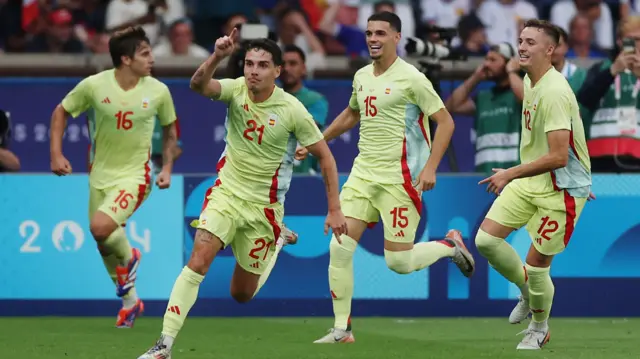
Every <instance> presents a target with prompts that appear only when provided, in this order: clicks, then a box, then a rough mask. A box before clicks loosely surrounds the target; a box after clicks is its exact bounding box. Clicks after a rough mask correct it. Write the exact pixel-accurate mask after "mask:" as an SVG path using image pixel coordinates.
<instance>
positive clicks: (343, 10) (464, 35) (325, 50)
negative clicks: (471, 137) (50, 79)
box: [0, 0, 640, 69]
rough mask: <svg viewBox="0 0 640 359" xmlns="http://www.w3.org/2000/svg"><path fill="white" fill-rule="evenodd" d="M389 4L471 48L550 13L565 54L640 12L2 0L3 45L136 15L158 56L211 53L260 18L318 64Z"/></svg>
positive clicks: (592, 48) (587, 5) (68, 48)
mask: <svg viewBox="0 0 640 359" xmlns="http://www.w3.org/2000/svg"><path fill="white" fill-rule="evenodd" d="M385 10H386V11H393V12H395V13H396V14H398V15H399V16H400V18H401V19H402V22H403V35H405V37H406V36H416V35H417V36H421V37H425V36H426V35H425V28H427V27H428V26H430V25H435V26H439V27H449V28H456V29H457V30H458V36H457V37H456V38H455V39H454V41H453V45H454V46H457V47H459V48H460V49H461V50H463V51H464V52H466V53H467V54H468V55H471V56H474V55H477V56H484V55H486V53H487V51H488V49H489V47H490V46H491V45H492V44H498V43H502V42H508V43H511V44H512V45H513V46H514V47H515V46H516V42H517V36H518V33H519V29H520V27H521V26H522V24H523V23H524V21H526V20H527V19H530V18H542V19H549V20H551V21H552V22H553V23H555V24H557V25H559V26H561V27H562V28H563V29H564V30H565V31H566V32H567V33H568V34H569V39H568V46H569V50H568V54H567V56H568V57H569V58H572V57H579V58H586V57H601V56H605V54H606V51H607V50H609V49H611V48H613V47H614V39H615V36H614V34H615V24H616V23H617V22H618V21H620V20H621V19H623V18H625V17H627V16H629V15H630V14H633V13H636V12H638V11H640V1H637V0H619V1H618V0H609V1H607V2H604V1H602V0H560V1H553V0H538V1H531V2H529V1H525V0H392V1H378V0H233V1H222V0H0V51H3V52H57V53H83V52H93V53H104V52H107V51H108V48H107V42H108V38H109V37H108V34H109V33H110V32H112V31H115V30H118V29H121V28H124V27H127V26H130V25H134V24H138V25H142V26H144V28H145V29H146V30H147V33H148V34H149V38H150V39H151V41H152V45H153V47H154V52H155V54H156V55H157V56H170V55H190V56H200V57H205V56H207V54H209V53H210V52H211V51H212V46H213V43H214V42H215V39H216V38H217V37H219V36H221V35H222V34H225V33H229V32H230V30H231V29H232V28H234V27H241V26H242V24H245V23H261V24H264V25H267V26H268V29H269V30H270V33H271V36H272V37H273V38H274V39H276V40H277V41H278V42H279V43H281V44H282V45H283V46H286V45H297V46H298V47H300V48H301V49H302V50H303V51H304V53H305V55H306V57H307V66H308V67H309V68H310V69H315V68H321V67H323V66H325V57H326V56H328V55H347V56H351V57H358V56H361V55H365V56H366V53H367V49H366V45H365V41H364V34H363V31H364V29H365V27H366V19H367V17H368V16H369V15H371V14H372V13H373V12H377V11H385Z"/></svg>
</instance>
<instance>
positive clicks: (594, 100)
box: [576, 16, 640, 173]
mask: <svg viewBox="0 0 640 359" xmlns="http://www.w3.org/2000/svg"><path fill="white" fill-rule="evenodd" d="M637 39H640V17H637V16H633V17H629V18H627V19H626V20H624V21H623V22H621V23H620V25H619V28H618V40H617V48H618V49H620V48H622V51H616V52H615V55H614V56H612V58H611V59H607V60H604V61H602V62H599V63H596V64H595V65H593V66H592V67H591V68H590V69H589V71H588V72H587V76H586V79H585V80H584V83H583V85H582V87H581V89H580V91H578V94H577V96H576V97H577V99H578V102H579V103H580V104H581V105H582V106H583V107H584V108H585V109H586V111H583V112H582V117H583V119H582V120H583V122H584V127H585V133H586V134H587V145H588V147H589V154H590V156H591V170H592V171H593V172H615V173H621V172H640V134H639V133H638V108H639V103H638V91H639V90H640V80H639V77H640V51H639V48H638V47H639V46H640V43H639V42H638V40H637ZM612 85H613V86H612Z"/></svg>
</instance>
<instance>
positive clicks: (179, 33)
mask: <svg viewBox="0 0 640 359" xmlns="http://www.w3.org/2000/svg"><path fill="white" fill-rule="evenodd" d="M209 54H210V53H209V51H207V49H205V48H203V47H202V46H200V45H197V44H195V43H193V30H192V27H191V21H190V20H189V19H187V18H182V19H178V20H176V21H174V22H173V23H172V24H171V25H170V26H169V31H168V40H161V42H160V44H158V45H156V46H155V47H154V48H153V55H154V56H158V57H169V56H192V57H200V58H207V57H209Z"/></svg>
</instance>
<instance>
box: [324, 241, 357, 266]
mask: <svg viewBox="0 0 640 359" xmlns="http://www.w3.org/2000/svg"><path fill="white" fill-rule="evenodd" d="M340 238H341V240H342V244H340V243H338V240H337V239H336V237H335V235H334V236H333V237H331V242H329V265H330V266H331V267H334V268H346V267H348V266H349V264H350V263H351V261H353V253H354V252H355V250H356V247H357V246H358V242H356V241H355V240H353V239H351V238H349V237H347V236H344V235H343V236H341V237H340Z"/></svg>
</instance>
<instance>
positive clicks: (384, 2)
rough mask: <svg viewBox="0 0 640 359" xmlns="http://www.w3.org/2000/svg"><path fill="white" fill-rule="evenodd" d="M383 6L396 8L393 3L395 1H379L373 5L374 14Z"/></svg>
mask: <svg viewBox="0 0 640 359" xmlns="http://www.w3.org/2000/svg"><path fill="white" fill-rule="evenodd" d="M381 6H391V7H392V8H394V9H395V8H396V4H394V3H393V1H389V0H381V1H377V2H375V3H374V4H373V12H378V11H379V10H378V9H379V8H380V7H381Z"/></svg>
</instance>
